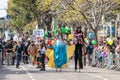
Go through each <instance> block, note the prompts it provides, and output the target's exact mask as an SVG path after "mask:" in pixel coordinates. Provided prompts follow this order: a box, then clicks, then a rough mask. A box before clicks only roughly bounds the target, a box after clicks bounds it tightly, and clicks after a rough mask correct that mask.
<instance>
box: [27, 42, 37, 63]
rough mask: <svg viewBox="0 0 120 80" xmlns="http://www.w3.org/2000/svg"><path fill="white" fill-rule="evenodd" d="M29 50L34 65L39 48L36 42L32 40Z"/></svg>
mask: <svg viewBox="0 0 120 80" xmlns="http://www.w3.org/2000/svg"><path fill="white" fill-rule="evenodd" d="M27 51H28V54H29V55H30V61H31V63H32V65H34V64H35V60H36V55H37V48H36V46H35V44H34V41H31V43H30V45H29V47H28V50H27Z"/></svg>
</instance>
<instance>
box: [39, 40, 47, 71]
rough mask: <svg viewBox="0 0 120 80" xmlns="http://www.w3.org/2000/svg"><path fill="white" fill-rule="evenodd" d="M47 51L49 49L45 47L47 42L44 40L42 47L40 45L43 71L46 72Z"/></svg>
mask: <svg viewBox="0 0 120 80" xmlns="http://www.w3.org/2000/svg"><path fill="white" fill-rule="evenodd" d="M46 50H47V47H46V45H45V41H44V40H42V41H41V45H40V50H39V51H40V56H41V64H42V65H41V71H45V52H46Z"/></svg>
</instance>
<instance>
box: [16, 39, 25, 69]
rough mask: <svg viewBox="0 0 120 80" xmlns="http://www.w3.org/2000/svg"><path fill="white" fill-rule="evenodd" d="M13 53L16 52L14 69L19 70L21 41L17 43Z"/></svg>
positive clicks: (21, 50)
mask: <svg viewBox="0 0 120 80" xmlns="http://www.w3.org/2000/svg"><path fill="white" fill-rule="evenodd" d="M15 52H16V62H17V63H16V68H19V65H20V61H21V57H22V53H23V46H22V43H21V41H18V42H17V46H16V49H15Z"/></svg>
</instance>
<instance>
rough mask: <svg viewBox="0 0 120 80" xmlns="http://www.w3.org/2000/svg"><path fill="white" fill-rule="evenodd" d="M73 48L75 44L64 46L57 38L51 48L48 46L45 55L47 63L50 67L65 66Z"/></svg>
mask: <svg viewBox="0 0 120 80" xmlns="http://www.w3.org/2000/svg"><path fill="white" fill-rule="evenodd" d="M74 49H75V45H71V46H66V44H65V43H64V42H63V41H62V40H57V41H56V42H55V43H54V46H53V50H52V49H50V48H48V49H47V51H46V56H47V57H48V58H49V61H48V64H47V65H48V66H49V67H52V68H66V67H67V63H68V59H69V58H70V57H71V56H72V55H73V53H74Z"/></svg>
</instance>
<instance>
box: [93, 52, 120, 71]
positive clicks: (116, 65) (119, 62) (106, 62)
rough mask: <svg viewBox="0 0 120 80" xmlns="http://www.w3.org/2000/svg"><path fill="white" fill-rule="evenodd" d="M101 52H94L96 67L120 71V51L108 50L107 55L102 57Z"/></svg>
mask: <svg viewBox="0 0 120 80" xmlns="http://www.w3.org/2000/svg"><path fill="white" fill-rule="evenodd" d="M100 54H101V53H100V52H99V53H96V58H95V59H96V66H97V67H98V68H104V69H110V70H116V71H120V53H112V52H110V53H109V54H108V55H107V56H105V57H102V56H101V55H100Z"/></svg>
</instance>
